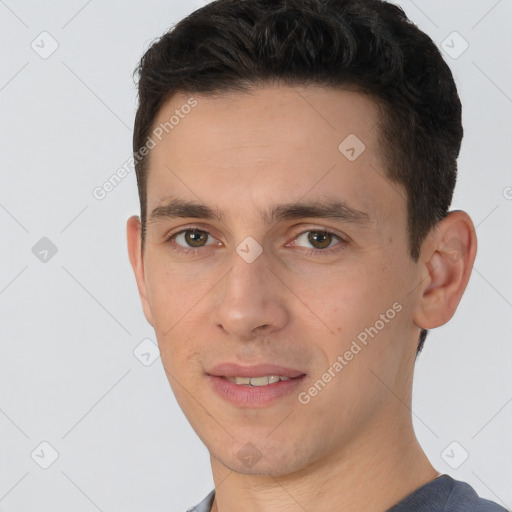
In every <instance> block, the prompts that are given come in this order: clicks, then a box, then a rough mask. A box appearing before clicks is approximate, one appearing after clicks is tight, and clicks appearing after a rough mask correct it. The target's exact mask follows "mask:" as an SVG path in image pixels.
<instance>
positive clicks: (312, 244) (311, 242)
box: [294, 230, 343, 253]
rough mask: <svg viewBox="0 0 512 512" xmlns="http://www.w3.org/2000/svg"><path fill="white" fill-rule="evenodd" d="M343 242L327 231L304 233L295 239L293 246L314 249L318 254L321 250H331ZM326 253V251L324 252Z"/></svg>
mask: <svg viewBox="0 0 512 512" xmlns="http://www.w3.org/2000/svg"><path fill="white" fill-rule="evenodd" d="M341 242H343V240H342V238H341V237H340V236H338V235H335V234H334V233H331V232H329V231H321V230H312V231H304V232H302V233H301V234H300V235H299V236H297V238H296V239H295V243H294V245H295V246H300V247H305V248H307V249H313V250H314V249H316V252H318V253H320V252H321V251H322V250H323V249H331V248H332V247H334V246H336V245H339V244H340V243H341ZM326 252H327V251H326Z"/></svg>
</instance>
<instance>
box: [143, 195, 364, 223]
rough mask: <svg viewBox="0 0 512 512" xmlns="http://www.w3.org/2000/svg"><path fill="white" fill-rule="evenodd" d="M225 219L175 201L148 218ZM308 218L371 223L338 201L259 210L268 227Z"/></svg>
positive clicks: (205, 208)
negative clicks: (285, 221) (272, 224)
mask: <svg viewBox="0 0 512 512" xmlns="http://www.w3.org/2000/svg"><path fill="white" fill-rule="evenodd" d="M225 217H226V215H225V213H223V212H221V211H219V210H218V209H217V210H214V209H212V208H210V207H209V206H207V205H205V204H202V203H198V202H194V201H184V200H182V199H172V200H171V201H169V202H168V203H167V204H164V205H161V206H157V207H156V208H154V209H153V210H152V211H151V214H150V215H149V222H153V221H156V220H159V219H162V218H166V219H174V218H194V219H206V220H218V221H222V220H223V219H224V218H225ZM306 217H309V218H318V219H329V220H335V221H338V222H344V223H349V224H361V225H367V224H371V223H372V220H371V219H370V216H369V215H368V213H366V212H363V211H361V210H357V209H356V208H353V207H351V206H349V205H348V204H347V203H346V202H345V201H342V200H339V199H326V200H323V201H314V202H296V203H283V204H278V205H274V206H272V207H271V208H270V209H269V210H268V211H260V218H261V219H262V221H263V222H264V223H266V224H271V223H272V222H275V221H284V220H294V219H302V218H306Z"/></svg>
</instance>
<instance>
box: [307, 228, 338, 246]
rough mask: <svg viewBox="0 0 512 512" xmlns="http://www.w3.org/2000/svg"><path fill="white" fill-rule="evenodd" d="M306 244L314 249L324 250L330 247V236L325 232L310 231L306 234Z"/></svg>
mask: <svg viewBox="0 0 512 512" xmlns="http://www.w3.org/2000/svg"><path fill="white" fill-rule="evenodd" d="M308 242H309V243H310V244H311V245H312V246H313V247H315V249H326V248H327V247H329V245H331V242H332V235H331V233H326V232H325V231H310V232H309V234H308Z"/></svg>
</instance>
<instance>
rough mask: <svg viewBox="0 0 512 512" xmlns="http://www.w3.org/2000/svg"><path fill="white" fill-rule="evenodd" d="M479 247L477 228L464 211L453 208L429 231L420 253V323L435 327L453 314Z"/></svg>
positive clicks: (416, 317) (417, 314) (421, 325)
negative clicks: (421, 271)
mask: <svg viewBox="0 0 512 512" xmlns="http://www.w3.org/2000/svg"><path fill="white" fill-rule="evenodd" d="M476 248H477V239H476V234H475V228H474V226H473V223H472V221H471V219H470V217H469V215H468V214H467V213H465V212H463V211H453V212H450V213H449V214H448V215H447V216H446V217H445V218H444V219H443V220H442V221H440V222H439V224H438V225H437V227H436V228H435V230H433V231H432V233H431V234H430V235H429V238H428V240H426V241H425V244H424V247H423V250H422V254H421V255H420V261H421V260H422V259H423V261H422V263H421V265H422V266H423V272H424V279H423V281H422V282H423V285H422V286H421V287H420V289H419V293H420V296H419V297H418V303H417V310H416V314H415V318H414V323H415V324H416V325H417V326H418V327H421V328H423V329H433V328H434V327H439V326H441V325H443V324H445V323H446V322H448V320H450V318H452V316H453V315H454V313H455V311H456V309H457V306H458V305H459V302H460V299H461V298H462V295H463V293H464V290H465V289H466V286H467V284H468V281H469V277H470V275H471V270H472V268H473V263H474V261H475V257H476Z"/></svg>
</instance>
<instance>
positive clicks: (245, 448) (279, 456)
mask: <svg viewBox="0 0 512 512" xmlns="http://www.w3.org/2000/svg"><path fill="white" fill-rule="evenodd" d="M211 453H212V456H213V457H214V458H216V459H217V460H218V461H219V462H220V463H221V464H222V465H223V466H225V467H226V468H228V469H230V470H231V471H234V472H235V473H239V474H243V475H251V476H272V477H280V476H285V475H290V474H292V473H296V472H298V471H301V470H302V469H304V468H305V467H306V466H307V464H308V460H309V457H308V456H307V454H306V453H305V452H304V446H302V447H301V448H300V449H297V447H294V446H289V447H287V449H286V451H285V450H283V447H282V446H281V449H279V448H278V447H276V446H272V445H267V446H265V447H263V448H262V449H258V448H257V447H256V445H255V444H254V443H252V442H247V443H245V444H238V443H237V448H236V449H235V452H234V453H230V454H226V453H225V452H222V453H214V452H213V451H212V452H211Z"/></svg>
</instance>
